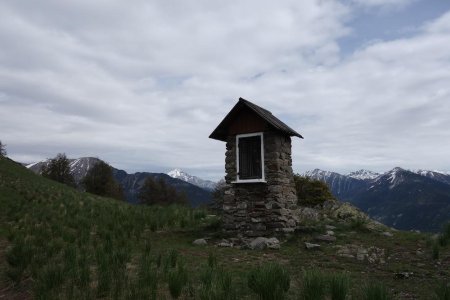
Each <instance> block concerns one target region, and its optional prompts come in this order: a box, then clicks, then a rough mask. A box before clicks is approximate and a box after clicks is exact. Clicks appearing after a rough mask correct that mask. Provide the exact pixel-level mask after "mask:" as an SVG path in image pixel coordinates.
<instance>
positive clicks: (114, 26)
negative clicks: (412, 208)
mask: <svg viewBox="0 0 450 300" xmlns="http://www.w3.org/2000/svg"><path fill="white" fill-rule="evenodd" d="M239 97H243V98H245V99H248V100H250V101H253V102H254V103H256V104H258V105H260V106H262V107H264V108H266V109H268V110H270V111H272V113H273V114H274V115H275V116H277V117H279V118H280V119H281V120H283V121H284V122H285V123H287V124H288V125H289V126H291V127H292V128H294V129H295V130H297V131H298V132H300V133H301V134H302V135H303V136H304V137H305V139H304V140H300V139H297V138H295V139H294V142H293V168H294V171H295V172H299V173H302V172H304V171H306V170H309V169H314V168H321V169H325V170H331V171H337V172H341V173H346V172H349V171H352V170H356V169H360V168H366V169H370V170H374V171H381V172H382V171H386V170H388V169H391V168H393V167H395V166H401V167H404V168H411V169H418V168H423V169H438V170H450V1H447V0H347V1H331V0H330V1H327V0H317V1H312V0H311V1H297V0H292V1H261V0H255V1H211V0H204V1H181V0H180V1H171V0H165V1H148V0H142V1H138V0H136V1H110V0H96V1H92V0H76V1H60V0H53V1H20V0H11V1H7V0H4V1H2V2H1V3H0V140H1V141H2V142H3V143H5V144H7V150H8V154H9V156H10V157H11V158H13V159H15V160H17V161H21V162H35V161H39V160H42V159H45V158H49V157H54V156H55V155H56V154H57V153H58V152H65V153H66V154H67V156H69V157H71V158H76V157H81V156H96V157H99V158H101V159H104V160H106V161H107V162H109V163H110V164H111V165H113V166H115V167H117V168H121V169H124V170H126V171H128V172H134V171H151V172H165V171H168V170H169V169H171V168H175V167H180V168H182V169H184V170H186V171H188V172H189V173H191V174H194V175H198V176H201V177H204V178H208V179H213V180H217V179H219V178H220V177H222V176H223V174H224V152H225V144H224V143H222V142H219V141H216V140H211V139H208V136H209V134H210V133H211V132H212V131H213V130H214V128H215V127H216V126H217V125H218V124H219V123H220V121H221V120H222V119H223V117H224V116H225V115H226V114H227V113H228V111H229V110H230V109H231V108H232V107H233V105H234V104H235V103H236V102H237V101H238V98H239Z"/></svg>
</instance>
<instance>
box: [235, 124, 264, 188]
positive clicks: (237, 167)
mask: <svg viewBox="0 0 450 300" xmlns="http://www.w3.org/2000/svg"><path fill="white" fill-rule="evenodd" d="M252 136H260V137H261V178H260V179H239V139H240V138H245V137H252ZM256 182H266V177H265V172H264V133H263V132H255V133H245V134H238V135H236V181H233V182H232V183H256Z"/></svg>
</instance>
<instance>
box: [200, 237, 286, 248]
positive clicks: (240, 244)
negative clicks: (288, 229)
mask: <svg viewBox="0 0 450 300" xmlns="http://www.w3.org/2000/svg"><path fill="white" fill-rule="evenodd" d="M192 244H194V245H197V246H204V245H207V244H208V243H207V241H206V239H197V240H195V241H193V242H192ZM216 246H217V247H224V248H238V249H250V250H264V249H276V250H278V249H280V241H279V240H278V239H277V238H276V237H271V238H266V237H257V238H254V239H251V238H244V237H237V238H228V239H222V240H220V241H219V242H217V243H216Z"/></svg>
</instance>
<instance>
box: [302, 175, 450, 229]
mask: <svg viewBox="0 0 450 300" xmlns="http://www.w3.org/2000/svg"><path fill="white" fill-rule="evenodd" d="M304 175H305V176H307V177H310V178H314V179H317V180H321V181H323V182H325V183H326V184H327V185H328V187H329V188H330V190H331V192H332V193H333V195H334V196H335V197H336V198H338V199H339V200H341V201H348V202H350V203H352V204H354V205H356V206H357V207H359V208H360V209H362V210H363V211H365V212H366V213H368V214H369V216H370V217H372V218H374V219H376V220H378V221H380V222H382V223H384V224H386V225H388V226H392V227H394V228H398V229H402V230H412V229H414V230H422V231H439V230H440V229H441V227H442V225H443V224H444V223H446V222H450V174H448V173H446V172H439V171H427V170H417V171H411V170H405V169H402V168H398V167H397V168H394V169H392V170H390V171H388V172H386V173H384V174H378V173H375V172H371V171H368V170H359V171H356V172H352V173H349V174H346V175H342V174H339V173H335V172H329V171H323V170H319V169H315V170H313V171H308V172H306V173H305V174H304Z"/></svg>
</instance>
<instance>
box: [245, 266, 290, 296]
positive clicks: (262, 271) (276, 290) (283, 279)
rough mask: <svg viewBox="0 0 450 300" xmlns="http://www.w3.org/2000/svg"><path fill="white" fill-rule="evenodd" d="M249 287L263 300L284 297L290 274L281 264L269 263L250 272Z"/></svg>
mask: <svg viewBox="0 0 450 300" xmlns="http://www.w3.org/2000/svg"><path fill="white" fill-rule="evenodd" d="M248 287H249V288H250V289H251V290H252V291H253V292H254V293H256V294H257V295H258V296H259V298H260V299H262V300H272V299H284V298H285V295H286V293H287V291H288V290H289V287H290V276H289V273H288V272H287V271H286V270H285V269H284V268H283V267H282V266H280V265H279V264H277V263H268V264H265V265H262V266H260V267H257V268H254V269H252V270H251V271H250V272H249V274H248Z"/></svg>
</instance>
